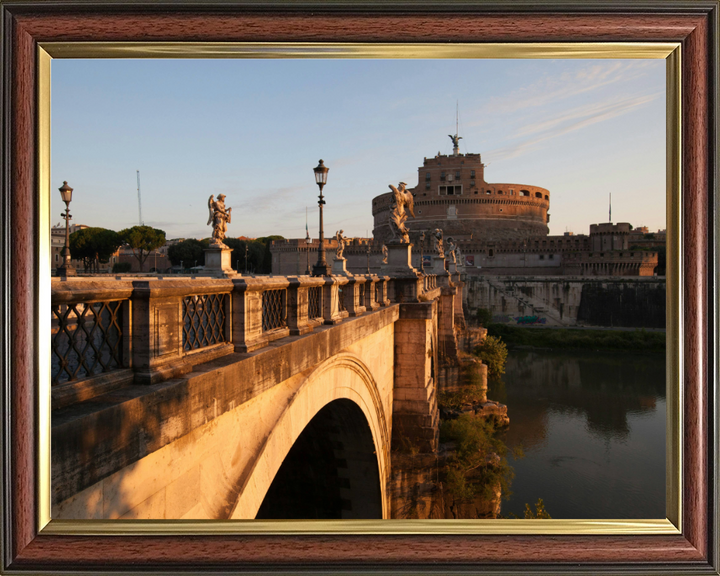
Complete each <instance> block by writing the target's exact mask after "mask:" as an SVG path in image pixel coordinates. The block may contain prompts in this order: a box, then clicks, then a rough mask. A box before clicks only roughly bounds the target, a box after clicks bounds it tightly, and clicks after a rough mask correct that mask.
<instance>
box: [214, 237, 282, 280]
mask: <svg viewBox="0 0 720 576" xmlns="http://www.w3.org/2000/svg"><path fill="white" fill-rule="evenodd" d="M273 238H276V237H275V236H273ZM223 242H224V243H225V244H226V245H227V246H228V248H231V249H232V253H231V254H230V258H231V262H232V265H233V267H239V271H240V272H241V273H242V272H244V271H245V246H246V245H247V249H248V251H247V269H248V272H252V273H257V274H269V273H270V272H271V265H272V260H270V266H268V265H266V260H268V255H269V253H270V251H269V248H267V246H266V245H265V243H264V242H263V239H262V238H258V239H256V240H238V239H237V238H225V239H224V240H223ZM270 258H271V256H270Z"/></svg>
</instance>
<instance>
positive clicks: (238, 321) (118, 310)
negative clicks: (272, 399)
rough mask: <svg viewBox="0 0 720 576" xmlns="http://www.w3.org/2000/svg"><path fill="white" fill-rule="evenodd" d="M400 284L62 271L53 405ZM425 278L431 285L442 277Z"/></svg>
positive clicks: (229, 348)
mask: <svg viewBox="0 0 720 576" xmlns="http://www.w3.org/2000/svg"><path fill="white" fill-rule="evenodd" d="M396 282H398V280H396V279H391V278H389V277H383V276H374V275H363V276H354V277H343V276H330V277H321V278H310V277H307V276H302V277H277V276H270V277H247V278H246V277H238V278H234V279H213V278H193V279H188V278H184V279H178V278H166V279H161V278H158V279H146V278H143V279H99V278H77V279H69V280H67V281H60V280H59V279H58V280H55V279H54V280H53V282H52V302H51V311H52V316H53V319H52V339H51V354H52V358H51V360H52V361H51V378H52V389H53V406H54V407H57V406H61V405H66V404H68V403H72V402H75V401H78V400H83V399H87V398H91V397H92V396H93V395H97V394H101V393H106V392H107V391H109V390H112V389H113V387H118V386H122V385H126V384H128V383H131V382H134V383H136V384H151V383H155V382H160V381H162V380H166V379H168V378H175V377H178V376H181V375H182V374H184V373H187V372H189V371H190V370H191V369H192V367H193V366H194V365H196V364H201V363H203V362H207V361H209V360H212V359H214V358H217V357H219V356H223V355H225V354H229V353H231V352H240V353H247V352H252V351H254V350H257V349H259V348H262V347H263V346H266V345H267V344H268V343H270V342H272V341H273V340H277V339H279V338H284V337H286V336H289V335H301V334H306V333H308V332H310V331H312V330H314V329H316V328H317V326H318V325H319V324H323V323H324V324H336V323H338V322H341V321H343V319H345V318H347V317H348V316H351V317H352V316H359V315H362V314H364V313H366V312H370V311H373V310H377V309H378V308H379V307H381V306H387V305H388V304H390V302H391V300H392V301H395V302H400V301H408V299H407V296H405V297H404V298H396V295H397V294H399V292H398V289H397V288H395V287H394V286H395V283H396ZM402 282H407V279H401V283H402ZM425 282H426V289H427V287H429V286H434V282H435V279H434V277H433V278H426V279H425ZM420 286H422V285H420Z"/></svg>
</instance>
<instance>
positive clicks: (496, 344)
mask: <svg viewBox="0 0 720 576" xmlns="http://www.w3.org/2000/svg"><path fill="white" fill-rule="evenodd" d="M475 355H476V356H477V357H478V358H480V360H482V361H483V364H486V365H487V367H488V379H492V380H495V379H498V378H500V376H502V375H503V374H505V363H506V362H507V355H508V352H507V346H506V345H505V343H504V342H503V341H502V339H500V338H499V337H498V336H486V337H485V340H484V341H483V343H482V344H480V346H477V347H476V348H475Z"/></svg>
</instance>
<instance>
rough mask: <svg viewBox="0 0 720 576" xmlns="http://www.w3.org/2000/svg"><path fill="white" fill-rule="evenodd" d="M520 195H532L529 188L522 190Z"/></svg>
mask: <svg viewBox="0 0 720 576" xmlns="http://www.w3.org/2000/svg"><path fill="white" fill-rule="evenodd" d="M520 196H530V192H528V191H527V190H520Z"/></svg>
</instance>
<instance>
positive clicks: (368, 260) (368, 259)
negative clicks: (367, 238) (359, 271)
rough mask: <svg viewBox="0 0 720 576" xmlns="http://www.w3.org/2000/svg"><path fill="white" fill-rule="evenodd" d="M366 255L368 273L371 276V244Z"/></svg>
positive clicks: (368, 245)
mask: <svg viewBox="0 0 720 576" xmlns="http://www.w3.org/2000/svg"><path fill="white" fill-rule="evenodd" d="M365 253H366V254H367V273H368V274H370V242H368V244H367V251H366V252H365Z"/></svg>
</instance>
